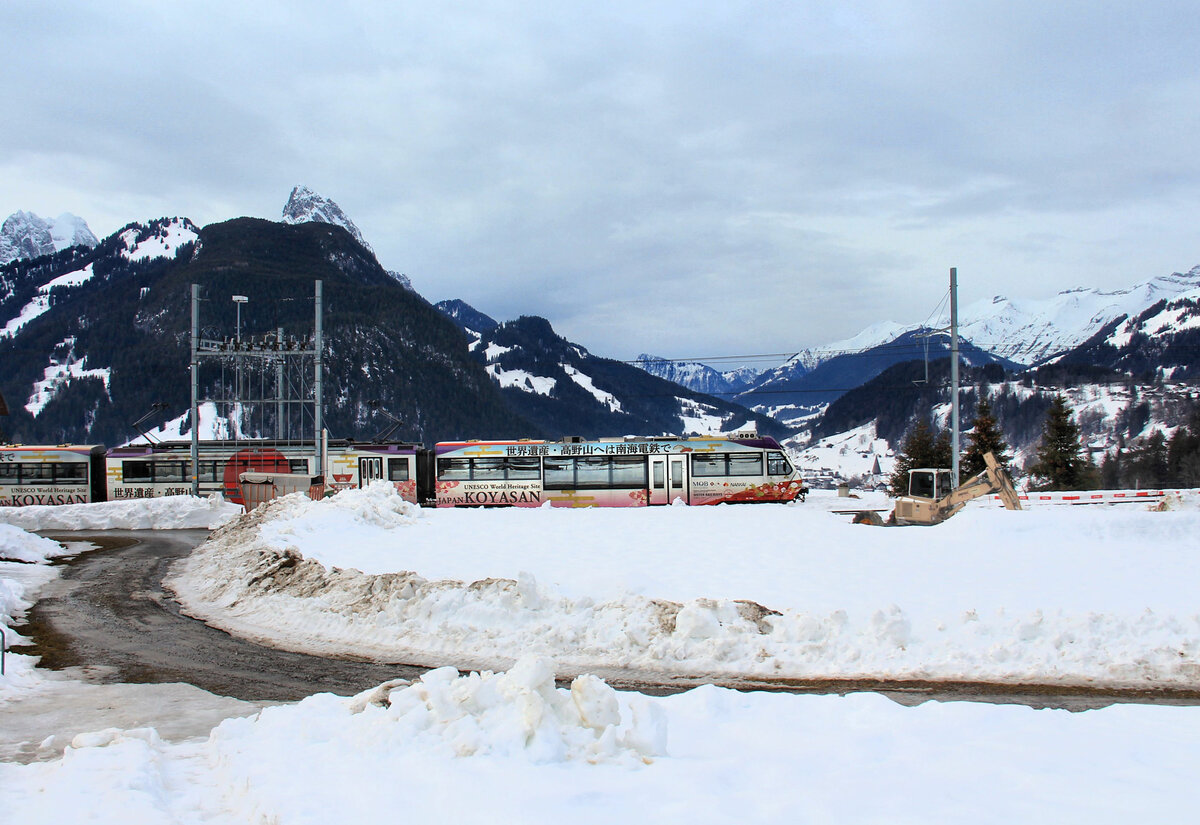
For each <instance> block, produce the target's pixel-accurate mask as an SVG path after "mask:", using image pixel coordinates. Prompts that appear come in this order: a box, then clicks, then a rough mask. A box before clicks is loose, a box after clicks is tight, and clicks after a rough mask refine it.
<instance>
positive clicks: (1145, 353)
mask: <svg viewBox="0 0 1200 825" xmlns="http://www.w3.org/2000/svg"><path fill="white" fill-rule="evenodd" d="M1052 363H1053V364H1055V365H1057V366H1060V367H1063V368H1070V367H1079V366H1086V367H1090V368H1097V367H1103V368H1107V369H1110V370H1117V371H1119V372H1123V373H1129V374H1130V375H1133V376H1137V377H1140V378H1142V379H1143V380H1151V379H1154V378H1162V379H1164V380H1173V381H1179V380H1189V379H1194V378H1196V377H1197V376H1200V288H1197V289H1193V290H1191V291H1189V292H1184V293H1182V294H1180V295H1176V296H1175V297H1173V298H1170V299H1163V300H1161V301H1158V302H1157V303H1155V304H1154V305H1153V306H1150V307H1148V308H1147V309H1145V310H1143V311H1142V312H1140V313H1138V314H1137V315H1133V316H1126V315H1122V316H1120V317H1118V318H1117V319H1115V320H1113V321H1112V322H1111V323H1109V324H1106V325H1105V326H1104V327H1103V328H1102V329H1101V330H1100V332H1098V333H1097V334H1096V335H1094V336H1092V337H1091V338H1090V339H1088V340H1087V341H1085V342H1084V343H1082V344H1080V345H1079V346H1078V347H1075V348H1074V349H1072V350H1071V351H1070V352H1067V353H1065V354H1063V355H1061V356H1058V357H1057V358H1055V359H1053V360H1052Z"/></svg>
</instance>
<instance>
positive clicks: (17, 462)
mask: <svg viewBox="0 0 1200 825" xmlns="http://www.w3.org/2000/svg"><path fill="white" fill-rule="evenodd" d="M104 500H105V488H104V447H102V446H99V445H93V444H59V445H57V446H39V445H31V444H9V445H3V446H0V507H21V506H24V505H27V504H86V503H88V502H92V501H104Z"/></svg>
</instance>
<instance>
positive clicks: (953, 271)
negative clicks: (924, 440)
mask: <svg viewBox="0 0 1200 825" xmlns="http://www.w3.org/2000/svg"><path fill="white" fill-rule="evenodd" d="M950 392H951V397H950V483H951V484H952V485H953V486H954V487H957V486H958V471H959V455H958V416H959V410H958V268H957V267H950Z"/></svg>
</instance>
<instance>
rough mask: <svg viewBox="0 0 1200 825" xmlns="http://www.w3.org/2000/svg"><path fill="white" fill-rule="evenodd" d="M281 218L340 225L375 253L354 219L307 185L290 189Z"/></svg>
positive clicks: (401, 280)
mask: <svg viewBox="0 0 1200 825" xmlns="http://www.w3.org/2000/svg"><path fill="white" fill-rule="evenodd" d="M282 220H283V222H284V223H288V224H300V223H328V224H332V225H334V226H340V227H342V228H343V229H345V230H346V231H347V232H349V233H350V235H351V236H352V237H353V238H354V240H356V241H358V242H359V243H360V244H362V245H363V247H364V248H366V250H367V251H368V252H370V253H371V254H375V250H373V249H371V245H370V244H369V243H367V240H366V238H364V237H363V234H362V232H361V231H359V228H358V227H357V226H355V225H354V221H352V220H350V218H349V216H347V215H346V213H345V212H343V211H342V208H341V207H340V206H338V205H337V204H336V203H334V202H333V201H332V200H330V199H329V198H326V197H323V196H321V195H318V194H317V193H316V192H314V191H312V190H311V189H309V188H308V187H307V186H297V187H295V188H294V189H292V194H291V195H290V196H289V197H288V201H287V203H286V204H284V206H283V218H282ZM386 271H387V274H388V275H390V276H392V278H394V279H395V281H396V283H398V284H400V286H402V287H404V288H405V289H412V288H413V285H412V281H411V280H410V279H409V277H408V276H407V275H405V274H404V273H403V272H396V271H395V270H391V269H389V270H386Z"/></svg>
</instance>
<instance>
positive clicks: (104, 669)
mask: <svg viewBox="0 0 1200 825" xmlns="http://www.w3.org/2000/svg"><path fill="white" fill-rule="evenodd" d="M44 535H46V536H47V537H49V538H53V539H56V540H59V541H63V542H78V541H90V542H92V543H94V544H98V545H100V547H101V548H102V549H99V550H95V551H92V552H88V553H83V554H81V555H78V556H75V557H73V558H70V559H67V560H65V561H64V562H62V563H61V564H62V567H63V569H62V570H61V571H60V572H61V577H60V578H59V579H57V580H55V581H54V582H51V583H50V584H48V585H47V586H46V589H45V590H44V591H43V593H42V594H41V598H40V600H39V601H38V603H37V604H36V605H35V606H34V607H33V608H32V609H31V610H30V611H29V622H28V626H27V627H26V628H25V629H23V630H22V633H23V634H24V635H26V636H27V637H30V638H31V639H32V641H33V645H32V648H31V649H28V650H22V651H21V652H29V653H34V654H37V655H39V656H41V657H42V659H41V666H42V667H47V668H51V669H55V670H59V669H64V668H70V667H82V668H86V669H89V672H90V673H91V677H90V678H91V679H92V680H93V681H101V682H130V683H169V682H186V683H190V684H192V685H195V686H197V687H200V688H203V689H204V690H207V691H209V692H211V693H215V694H218V695H221V696H232V697H234V698H237V699H243V700H247V701H255V702H278V701H295V700H299V699H302V698H303V697H305V696H309V695H311V694H313V693H320V692H323V691H329V692H332V693H337V694H341V695H349V694H353V693H357V692H359V691H361V690H365V689H367V688H370V687H373V686H375V685H378V684H380V683H382V682H385V681H387V680H389V679H395V678H397V677H404V678H408V679H414V678H417V677H419V676H420V675H421V674H422V673H424V672H425V671H427V670H428V668H424V667H416V666H412V665H404V664H380V663H376V662H364V661H356V660H351V659H332V658H324V657H320V656H309V655H305V654H302V653H292V652H288V651H283V650H276V649H274V648H269V647H263V646H262V645H258V644H255V643H253V642H249V641H246V640H244V639H240V638H237V637H235V636H231V635H229V634H228V633H226V632H225V631H223V630H218V629H216V628H212V627H209V626H208V625H206V624H204V623H203V622H200V621H198V620H196V619H192V618H189V617H187V616H184V615H182V613H181V612H180V608H179V605H178V603H176V602H175V601H174V599H173V598H172V597H171V595H170V594H169V593H167V592H165V591H164V589H163V584H162V581H163V578H164V577H165V575H166V573H167V570H168V568H169V567H170V565H171V564H172V563H173V562H175V561H176V560H178V559H180V558H183V557H184V556H186V555H187V554H188V553H190V552H191V550H192V549H193V548H194V547H195V546H196V545H198V544H200V543H201V542H202V541H204V539H205V538H206V536H207V535H208V531H207V530H171V531H116V530H114V531H106V532H102V533H93V534H78V533H65V534H57V533H53V532H47V533H45V534H44ZM447 664H451V663H447ZM592 672H593V673H595V674H596V675H598V676H601V677H602V678H604V679H605V680H606V681H608V683H609V684H610V685H612V686H613V687H616V688H621V689H631V690H638V691H641V692H643V693H650V694H660V695H661V694H668V693H675V692H678V691H682V690H688V689H690V688H693V687H696V686H697V685H701V684H718V685H720V686H723V687H730V688H735V689H739V690H771V691H786V692H789V693H820V694H846V693H853V692H859V691H873V692H877V693H882V694H884V695H886V696H888V697H890V698H892V699H894V700H895V701H897V702H899V703H901V704H905V705H915V704H920V703H921V702H925V701H929V700H937V701H976V702H994V703H1004V704H1023V705H1028V706H1031V707H1054V708H1065V709H1068V710H1086V709H1089V708H1097V707H1104V706H1107V705H1111V704H1114V703H1125V702H1134V703H1142V704H1173V705H1200V690H1140V691H1111V690H1095V689H1090V688H1078V687H1062V686H1045V685H1004V684H986V683H969V682H962V683H949V682H917V681H908V682H896V681H877V680H795V679H775V680H744V679H743V680H736V679H734V680H720V679H712V678H676V677H672V676H671V675H669V674H648V673H637V672H625V671H605V670H593V671H592Z"/></svg>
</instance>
